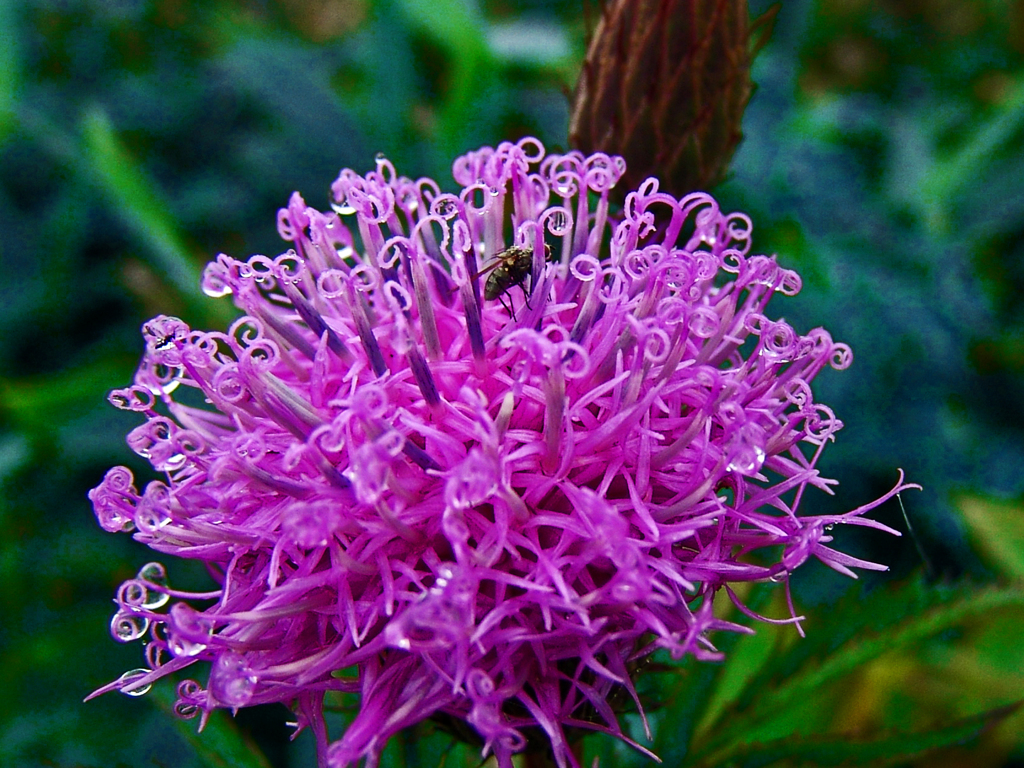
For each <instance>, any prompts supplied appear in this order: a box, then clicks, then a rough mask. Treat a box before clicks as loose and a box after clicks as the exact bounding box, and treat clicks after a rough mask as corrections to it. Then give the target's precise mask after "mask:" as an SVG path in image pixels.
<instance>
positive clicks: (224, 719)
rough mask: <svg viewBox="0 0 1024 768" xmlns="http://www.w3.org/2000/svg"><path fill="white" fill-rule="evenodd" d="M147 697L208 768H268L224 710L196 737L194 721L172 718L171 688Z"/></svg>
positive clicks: (157, 687) (159, 687) (160, 688)
mask: <svg viewBox="0 0 1024 768" xmlns="http://www.w3.org/2000/svg"><path fill="white" fill-rule="evenodd" d="M146 697H147V698H152V699H153V700H154V702H155V703H156V705H157V706H158V707H160V709H162V710H163V711H164V712H166V713H167V716H168V717H170V718H171V719H172V720H173V722H174V725H175V728H176V729H177V730H178V732H179V733H180V734H181V735H182V737H183V738H184V739H185V740H186V741H187V742H188V743H189V744H191V745H192V747H193V748H194V749H195V752H196V755H197V756H198V757H199V759H200V760H202V761H203V763H204V764H205V765H207V766H209V768H270V761H269V760H267V758H266V756H264V754H263V753H262V752H261V751H260V750H259V748H258V747H257V746H256V745H255V744H253V743H252V742H251V741H250V740H249V739H248V738H246V737H245V736H243V735H242V733H241V732H240V731H239V729H238V726H236V725H235V722H234V720H232V719H231V718H229V717H228V715H227V713H226V712H224V711H223V710H216V711H215V712H213V713H212V714H211V715H210V718H209V719H208V720H207V721H206V727H205V728H203V731H202V733H198V732H197V721H196V720H182V719H181V718H179V717H175V716H174V714H173V711H172V710H173V708H174V702H175V695H174V688H173V686H170V685H167V684H164V685H155V686H153V689H152V690H151V691H150V692H149V693H147V694H146Z"/></svg>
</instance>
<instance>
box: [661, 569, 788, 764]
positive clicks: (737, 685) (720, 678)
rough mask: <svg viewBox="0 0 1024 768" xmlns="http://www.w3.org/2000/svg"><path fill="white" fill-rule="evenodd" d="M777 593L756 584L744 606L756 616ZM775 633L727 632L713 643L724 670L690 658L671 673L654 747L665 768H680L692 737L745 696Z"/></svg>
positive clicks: (771, 586) (768, 586)
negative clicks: (667, 767)
mask: <svg viewBox="0 0 1024 768" xmlns="http://www.w3.org/2000/svg"><path fill="white" fill-rule="evenodd" d="M776 587H777V585H774V584H767V583H766V584H755V585H754V588H753V590H752V591H751V594H750V595H749V596H748V597H747V599H746V601H745V604H746V605H747V606H748V607H749V608H751V609H752V610H754V611H761V610H763V609H764V607H765V606H766V605H767V604H768V602H769V600H770V599H771V596H772V594H773V593H774V592H775V591H777V590H776V589H775V588H776ZM773 629H774V628H772V627H765V628H760V629H759V630H758V634H757V635H740V634H737V633H731V632H724V633H722V634H721V635H719V636H718V637H716V638H715V646H716V647H717V648H718V650H720V651H721V652H722V653H724V654H725V657H726V660H725V663H724V664H712V663H707V662H697V661H694V660H693V659H691V658H688V659H687V660H686V661H685V662H684V663H683V664H681V665H680V666H679V667H678V669H676V670H674V671H673V673H672V677H671V679H669V680H667V681H666V683H665V690H666V691H667V693H666V699H667V704H666V706H665V708H664V714H663V716H662V717H661V718H660V719H659V722H658V727H657V732H656V734H655V741H654V745H653V747H652V749H653V751H654V753H655V754H657V755H658V756H659V757H661V758H662V759H663V760H664V763H665V765H678V764H681V763H682V762H683V760H684V758H685V756H686V755H687V753H688V751H689V749H690V744H691V741H692V740H693V734H694V733H695V732H697V731H698V729H700V730H704V729H705V728H707V727H709V726H710V724H711V723H712V722H713V721H714V720H715V718H717V717H718V716H719V715H720V714H721V713H722V712H723V711H725V710H726V709H727V708H728V707H729V705H730V704H732V703H733V702H735V701H736V700H737V699H739V698H740V697H742V696H743V693H744V691H745V689H746V688H747V686H748V685H749V683H750V680H751V679H752V678H753V677H754V674H755V672H756V671H757V669H758V666H757V665H758V664H759V663H763V661H764V660H765V659H764V658H763V657H761V654H760V651H761V650H762V649H763V646H764V645H765V644H766V643H769V644H770V643H773V642H774V639H775V634H774V632H773V631H772V630H773ZM736 662H738V664H737V663H736ZM748 664H749V666H747V665H748ZM741 666H742V669H741V668H740V667H741Z"/></svg>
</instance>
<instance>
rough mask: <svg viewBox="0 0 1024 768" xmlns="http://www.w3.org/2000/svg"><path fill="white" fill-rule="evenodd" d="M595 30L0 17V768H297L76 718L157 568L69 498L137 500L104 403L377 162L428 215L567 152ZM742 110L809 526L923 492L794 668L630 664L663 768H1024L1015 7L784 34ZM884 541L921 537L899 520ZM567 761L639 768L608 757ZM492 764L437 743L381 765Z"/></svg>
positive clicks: (557, 10)
mask: <svg viewBox="0 0 1024 768" xmlns="http://www.w3.org/2000/svg"><path fill="white" fill-rule="evenodd" d="M584 5H585V3H583V4H581V3H578V2H575V0H558V1H557V2H541V1H540V0H534V1H532V2H531V1H530V0H518V1H514V0H480V2H472V1H471V0H444V1H443V2H440V1H439V0H434V1H432V2H417V1H416V0H377V1H375V2H370V1H369V0H312V1H311V2H305V1H303V0H262V1H260V0H239V1H238V2H227V1H226V0H216V1H215V2H199V0H23V2H20V3H19V2H11V1H10V0H8V1H7V2H0V231H2V232H3V233H4V236H3V238H2V239H0V267H2V269H0V690H2V691H3V693H4V696H3V697H0V764H3V765H12V766H26V767H27V768H32V767H34V766H60V767H61V768H64V767H67V768H71V767H72V766H76V767H81V768H86V767H89V768H92V767H93V766H122V765H124V766H215V765H252V766H258V765H268V764H269V765H273V766H279V767H280V766H301V765H312V764H313V754H312V753H313V747H312V740H311V739H310V738H309V737H308V735H303V736H300V737H299V738H298V739H297V740H296V741H295V742H294V743H289V742H288V737H289V730H288V728H287V726H286V725H285V720H286V716H287V713H285V712H283V711H278V710H276V709H268V710H263V709H257V710H254V711H243V712H242V713H241V714H240V716H239V717H238V718H237V719H236V720H235V721H232V720H231V719H230V718H228V717H221V718H215V719H214V720H212V721H211V723H210V725H209V727H208V732H207V733H204V734H201V735H199V736H198V737H196V736H195V735H194V730H195V723H194V722H186V723H179V722H177V721H175V720H174V719H173V718H171V717H170V716H169V715H168V714H166V712H165V711H163V710H164V709H166V708H167V706H168V701H169V699H168V696H169V690H166V691H160V690H155V691H154V692H152V693H151V694H149V695H148V696H146V697H143V698H141V699H128V698H127V697H123V696H117V695H110V696H107V697H104V698H101V699H99V700H96V701H92V702H90V703H88V704H82V703H81V699H82V698H83V697H84V696H85V695H86V694H88V693H89V692H90V691H91V690H93V689H94V688H96V687H98V686H100V685H101V684H103V683H105V682H106V681H107V680H109V679H111V678H113V677H116V676H118V675H119V674H120V673H121V672H122V671H124V670H126V669H130V668H133V667H136V666H138V665H139V663H140V661H141V660H140V658H139V651H138V648H137V647H134V646H133V647H123V646H119V645H117V644H116V643H114V642H113V641H112V640H111V638H110V636H109V633H108V629H107V622H108V621H109V617H110V615H111V613H112V606H111V604H110V602H109V601H110V599H111V597H112V595H113V593H114V591H115V589H116V587H117V585H118V584H119V583H120V582H121V581H122V580H123V579H125V578H128V577H130V576H132V575H133V574H134V573H135V572H136V571H137V570H138V567H139V566H140V565H141V564H142V563H144V562H146V561H147V560H150V559H153V558H152V555H151V553H148V552H147V551H145V550H144V549H143V548H142V547H140V546H138V545H136V544H134V543H133V542H132V541H131V540H130V539H129V538H128V537H115V536H110V535H108V534H105V533H103V532H102V531H101V530H100V529H99V528H98V526H96V524H95V521H94V519H93V517H92V514H91V511H90V509H89V505H88V503H87V501H86V499H85V493H86V491H87V490H88V489H89V488H91V487H92V486H94V485H95V484H97V483H98V482H99V480H100V478H101V477H102V475H103V472H104V471H105V470H106V469H107V468H108V467H109V466H111V465H113V464H118V463H127V464H129V465H131V466H132V468H133V470H135V471H136V472H137V473H138V474H140V475H141V476H146V474H147V471H146V469H145V468H144V467H142V466H141V465H140V464H139V463H138V462H136V461H135V460H134V459H133V457H132V456H131V455H130V453H129V451H128V450H127V448H126V447H125V446H124V444H123V436H124V434H125V433H126V432H127V431H128V430H129V429H130V428H131V427H132V426H134V423H133V421H132V419H131V417H130V416H128V415H126V414H123V413H120V412H117V411H114V409H113V408H111V407H110V406H109V405H108V404H107V403H106V401H105V393H106V391H107V390H109V389H111V388H113V387H115V386H122V385H124V384H125V383H126V382H128V381H129V378H130V376H131V374H132V371H133V369H134V365H135V363H136V361H137V358H138V354H139V352H140V351H141V342H140V340H139V336H138V327H139V325H140V324H141V323H142V322H143V321H144V320H145V319H147V318H148V317H150V316H151V315H153V314H156V313H160V312H164V313H168V314H178V315H181V316H182V317H183V318H184V319H185V320H187V321H188V322H190V323H192V324H194V325H199V326H215V325H222V324H223V323H224V321H225V319H226V318H227V317H230V315H231V309H230V307H229V306H227V305H225V304H224V303H223V302H215V301H211V300H207V299H204V298H203V297H202V296H201V295H200V294H199V291H198V288H197V276H198V275H199V273H200V271H201V268H202V265H203V263H204V262H205V261H206V260H208V259H210V258H212V257H213V256H215V255H216V253H217V252H218V251H221V250H223V251H227V252H230V253H232V254H233V255H235V256H245V255H248V254H250V253H256V252H261V253H271V254H276V253H278V252H279V251H280V250H281V248H282V245H281V243H280V242H279V240H278V238H277V236H276V232H275V221H276V210H277V208H278V207H280V206H281V205H283V204H284V203H285V202H286V201H287V198H288V195H289V194H290V193H291V191H292V190H296V189H297V190H300V191H302V193H303V194H304V196H305V197H306V198H307V199H308V200H309V201H310V203H311V204H313V205H315V206H318V207H322V206H323V205H324V204H325V202H326V198H327V189H328V186H329V184H330V182H331V181H332V180H333V179H334V177H335V176H336V174H337V171H338V169H339V168H341V167H342V166H351V167H353V168H355V169H357V170H360V171H365V170H367V169H368V168H370V167H371V165H372V161H373V156H374V154H375V153H376V152H378V151H382V152H384V153H386V154H387V155H388V156H389V157H390V158H391V159H392V160H393V161H394V162H395V164H396V166H397V167H398V168H399V170H400V171H401V172H402V173H404V174H406V175H409V176H413V177H416V176H419V175H431V176H433V177H435V178H437V179H438V180H439V181H441V183H442V184H445V183H449V182H448V180H449V179H450V173H449V168H450V163H451V161H452V159H453V158H454V157H455V156H456V155H457V154H458V153H460V152H463V151H466V150H468V149H472V148H476V147H478V146H480V145H483V144H494V143H496V142H499V141H501V140H504V139H516V138H519V137H520V136H522V135H525V134H533V135H536V136H538V137H539V138H540V139H541V140H542V141H544V142H545V144H547V145H548V147H549V148H552V149H555V150H558V149H565V148H566V147H565V142H566V130H567V125H566V123H567V116H568V99H567V96H566V91H567V90H568V89H571V87H572V84H573V82H574V80H575V77H576V73H577V71H578V68H579V65H580V62H581V60H582V56H583V52H584V45H585V35H586V29H587V22H586V21H585V14H584ZM766 5H767V3H766V2H763V0H757V2H754V3H752V15H755V16H756V15H759V14H760V13H762V12H763V11H764V10H765V7H766ZM590 13H591V22H593V17H594V16H596V13H597V7H596V4H591V8H590ZM754 80H755V82H756V83H757V84H758V91H757V93H756V94H755V96H754V99H753V101H752V102H751V105H750V107H749V108H748V110H747V115H746V119H745V124H744V130H745V136H746V139H745V141H744V143H743V144H742V145H741V148H740V151H739V152H738V154H737V156H736V158H735V160H734V163H733V171H732V174H731V176H730V178H729V179H728V180H727V181H726V182H725V183H724V184H723V185H721V186H720V187H719V188H718V189H717V190H715V192H716V194H718V195H719V197H720V199H721V200H722V202H723V207H725V208H731V209H742V210H745V211H747V212H749V213H750V214H751V217H752V218H753V220H754V222H755V226H756V230H755V233H756V234H755V247H756V248H760V249H764V250H766V251H768V252H777V253H778V254H779V255H780V260H781V261H782V262H783V263H784V264H786V265H787V266H790V267H795V268H797V269H798V270H799V271H800V272H801V274H802V275H803V276H804V281H805V287H804V291H803V293H802V294H801V295H800V296H799V297H798V298H797V299H795V300H790V301H789V302H788V303H786V304H785V305H783V304H780V305H778V306H777V307H776V312H779V311H781V312H784V313H785V314H786V316H787V319H788V320H790V321H791V322H793V323H794V325H796V326H798V327H801V328H808V327H812V326H814V325H819V324H821V325H825V326H827V327H828V328H829V330H830V331H831V332H832V333H833V335H834V336H836V337H837V338H839V339H841V340H843V341H846V342H848V343H849V344H851V345H852V346H853V348H854V350H855V352H856V354H857V361H856V363H855V365H854V366H853V368H852V369H851V370H849V371H846V372H844V373H842V374H834V375H827V376H825V377H823V380H822V382H821V386H822V390H823V393H824V394H823V400H824V401H825V402H828V403H829V404H830V405H832V406H833V407H834V409H835V410H836V412H837V414H838V415H839V416H840V418H842V419H844V420H845V421H846V423H847V427H846V429H845V430H844V431H843V432H842V433H841V434H840V435H839V440H838V442H837V444H836V445H835V446H833V447H832V448H831V449H830V451H829V452H827V453H826V455H825V462H824V464H823V467H824V469H825V471H826V473H827V474H831V475H832V476H834V477H837V478H839V479H840V480H841V481H842V485H841V486H840V493H839V494H838V495H837V496H836V497H835V498H834V499H824V500H820V499H819V500H817V503H818V504H819V505H820V508H821V509H820V511H822V512H825V511H827V508H828V507H829V505H832V506H834V509H835V510H836V511H839V510H840V509H843V510H845V509H848V508H850V507H853V506H856V505H857V504H858V503H862V502H863V501H866V500H868V499H870V498H874V497H875V496H877V495H879V494H880V493H881V492H882V491H884V490H886V489H887V488H888V487H890V486H891V485H892V483H893V481H894V479H895V475H896V472H895V469H896V467H900V466H902V467H904V468H905V469H906V470H907V472H908V476H909V478H910V479H911V480H914V481H916V482H920V483H922V484H923V485H924V486H925V491H924V492H923V493H921V494H914V495H905V496H904V499H903V501H904V503H905V504H906V509H907V514H908V517H909V520H910V522H911V524H912V525H913V527H914V532H915V534H916V536H913V537H912V536H905V537H904V538H903V539H902V540H900V541H897V542H893V541H888V540H884V537H881V536H876V535H872V534H870V533H867V534H864V535H863V536H857V535H855V534H856V532H847V533H844V536H845V538H844V539H843V541H842V546H843V547H844V548H845V549H847V550H848V551H851V552H852V553H854V554H857V555H860V556H867V557H870V558H872V559H876V560H880V561H883V562H887V563H890V564H892V565H893V572H892V573H891V574H889V575H888V576H880V577H873V578H871V579H865V581H864V583H857V584H855V585H852V586H853V587H854V588H853V590H852V591H850V590H849V588H850V587H851V585H850V584H848V583H846V582H845V581H843V580H841V579H838V578H835V577H834V576H833V575H832V574H830V573H826V572H825V571H824V569H823V568H815V567H812V566H809V567H808V568H806V569H805V571H804V574H803V578H802V579H801V580H800V581H799V583H796V584H794V587H795V591H796V595H797V600H798V603H799V606H800V609H801V611H802V612H806V613H807V614H808V616H809V620H808V622H807V628H808V638H807V639H805V640H800V639H799V638H796V637H795V636H794V633H793V631H792V629H791V628H779V629H776V628H765V629H762V630H761V631H760V632H759V633H758V635H756V636H754V637H750V638H724V639H723V642H722V645H723V648H724V649H726V650H728V651H729V652H730V653H731V654H732V655H733V661H732V662H731V663H729V664H726V665H722V666H711V665H703V666H701V665H696V664H686V663H684V664H683V665H682V670H680V668H679V665H674V664H670V663H667V662H666V661H665V660H659V662H658V663H656V664H654V665H652V668H651V670H650V673H649V674H648V675H645V676H644V685H645V686H647V688H648V690H647V692H646V695H647V696H648V697H649V699H650V700H652V701H660V702H662V703H663V704H665V706H663V707H655V708H654V709H653V711H652V713H651V722H652V726H653V729H654V732H655V749H656V751H658V752H659V753H661V754H662V755H663V757H664V758H665V760H666V764H668V765H678V764H682V762H683V761H684V760H685V761H690V762H691V763H692V764H694V765H698V764H699V765H707V766H711V765H744V766H745V765H751V766H753V765H869V764H878V765H883V764H884V765H929V766H936V765H965V764H970V765H978V766H1011V765H1020V764H1022V762H1024V738H1022V736H1021V734H1022V733H1024V719H1022V717H1021V715H1020V713H1019V711H1017V710H1015V709H1013V705H1015V704H1016V703H1017V702H1019V701H1020V700H1021V699H1024V674H1022V672H1021V670H1022V669H1024V641H1022V640H1021V638H1022V637H1024V592H1022V589H1021V586H1020V585H1021V580H1022V579H1024V560H1022V558H1024V555H1022V552H1024V504H1022V501H1021V498H1022V497H1021V494H1022V491H1024V471H1022V470H1024V439H1022V435H1024V152H1022V151H1021V148H1022V147H1024V1H1022V0H886V1H885V2H881V3H871V2H868V1H867V0H817V1H814V0H792V1H787V2H786V3H785V5H784V6H783V8H782V10H781V13H780V15H779V19H778V22H777V24H776V29H775V33H774V37H773V39H772V40H771V42H770V43H769V44H768V45H767V46H766V47H765V49H764V51H763V52H762V54H761V55H760V57H759V58H758V60H757V63H756V65H755V70H754ZM882 514H883V515H884V516H885V517H886V522H888V523H890V524H893V525H895V526H896V527H900V528H903V529H906V525H905V524H904V523H903V522H902V517H901V516H900V513H899V508H898V506H896V505H889V508H887V509H886V510H884V511H883V512H882ZM915 539H916V541H915ZM168 566H169V567H170V569H171V571H172V575H173V578H174V580H175V582H176V583H179V584H182V585H183V586H187V585H188V583H189V581H190V580H191V581H192V582H194V583H195V584H196V585H197V586H200V587H201V586H202V585H203V584H204V575H203V574H202V573H197V572H194V571H190V570H189V569H188V566H187V564H182V563H168ZM921 574H923V576H922V575H921ZM844 590H845V591H846V593H845V595H844ZM754 597H755V598H756V597H757V596H756V595H755V596H754ZM767 599H768V598H767V597H765V600H767ZM763 610H764V611H765V612H766V613H768V614H771V615H779V613H780V611H781V608H780V607H779V606H777V605H772V604H771V603H768V604H767V605H766V606H765V607H764V608H763ZM773 610H774V613H773ZM339 704H340V705H341V706H340V712H339V715H338V717H339V718H340V719H344V717H345V707H346V706H351V704H352V702H344V701H342V702H339ZM221 714H222V713H221ZM632 725H634V726H636V730H635V731H634V732H633V734H632V735H633V736H634V737H636V738H638V740H640V741H641V743H646V742H645V740H644V739H643V736H642V730H640V728H639V723H638V722H632ZM332 726H333V727H335V728H337V727H340V723H334V724H332ZM332 732H333V733H334V734H335V735H336V734H337V733H338V731H337V730H334V731H332ZM253 740H255V741H253ZM254 743H255V744H256V745H258V746H255V747H254V746H253V744H254ZM951 745H952V746H951ZM581 749H582V752H583V754H584V755H585V756H586V759H587V763H586V764H587V765H589V764H590V762H589V761H590V760H591V759H592V757H593V756H598V757H599V758H600V765H602V766H611V765H641V764H649V763H647V759H646V758H644V757H642V756H640V755H639V754H637V753H635V752H633V751H632V750H630V749H629V748H628V747H626V746H624V745H622V744H618V743H614V742H613V741H612V740H610V739H607V738H603V737H596V738H590V739H587V740H585V741H584V742H583V745H582V747H581ZM477 754H478V753H477V752H476V751H475V750H474V748H472V747H469V746H465V745H453V740H452V738H451V737H450V736H448V735H446V734H445V733H444V732H442V731H440V730H435V729H432V727H430V726H424V727H422V728H419V729H417V730H416V731H414V732H412V733H409V734H405V735H403V737H402V738H400V739H395V740H394V741H393V743H392V744H391V745H390V746H389V747H388V750H387V752H386V753H385V762H384V764H385V765H395V766H400V765H404V766H434V765H439V764H441V763H442V762H444V764H445V765H447V766H456V765H465V766H472V765H476V764H477V762H478V758H477V756H476V755H477Z"/></svg>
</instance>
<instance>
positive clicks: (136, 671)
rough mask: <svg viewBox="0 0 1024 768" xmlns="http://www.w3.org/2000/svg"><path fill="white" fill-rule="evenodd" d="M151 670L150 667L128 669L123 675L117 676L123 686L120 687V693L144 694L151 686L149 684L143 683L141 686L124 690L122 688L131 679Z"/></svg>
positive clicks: (131, 680) (135, 678)
mask: <svg viewBox="0 0 1024 768" xmlns="http://www.w3.org/2000/svg"><path fill="white" fill-rule="evenodd" d="M152 671H153V670H151V669H141V668H140V669H129V670H128V671H127V672H125V673H124V674H123V675H121V676H120V677H119V678H117V679H118V682H121V683H124V686H122V687H121V689H120V691H121V693H123V694H124V695H125V696H144V695H145V694H147V693H149V689H150V688H152V687H153V686H152V685H151V684H149V685H144V686H142V687H141V688H134V689H132V690H130V691H126V690H125V689H124V688H125V686H128V685H131V683H132V682H133V681H135V680H138V679H140V678H143V677H145V676H146V675H148V674H149V673H150V672H152Z"/></svg>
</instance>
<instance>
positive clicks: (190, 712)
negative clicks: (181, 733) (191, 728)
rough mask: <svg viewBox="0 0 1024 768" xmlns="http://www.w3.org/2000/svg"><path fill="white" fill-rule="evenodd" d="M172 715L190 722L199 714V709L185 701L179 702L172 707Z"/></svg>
mask: <svg viewBox="0 0 1024 768" xmlns="http://www.w3.org/2000/svg"><path fill="white" fill-rule="evenodd" d="M174 714H175V715H176V716H177V717H179V718H181V719H182V720H191V719H192V718H193V717H195V716H196V715H198V714H199V707H197V706H196V705H195V704H189V703H188V702H187V701H179V702H177V703H176V704H175V705H174Z"/></svg>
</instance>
